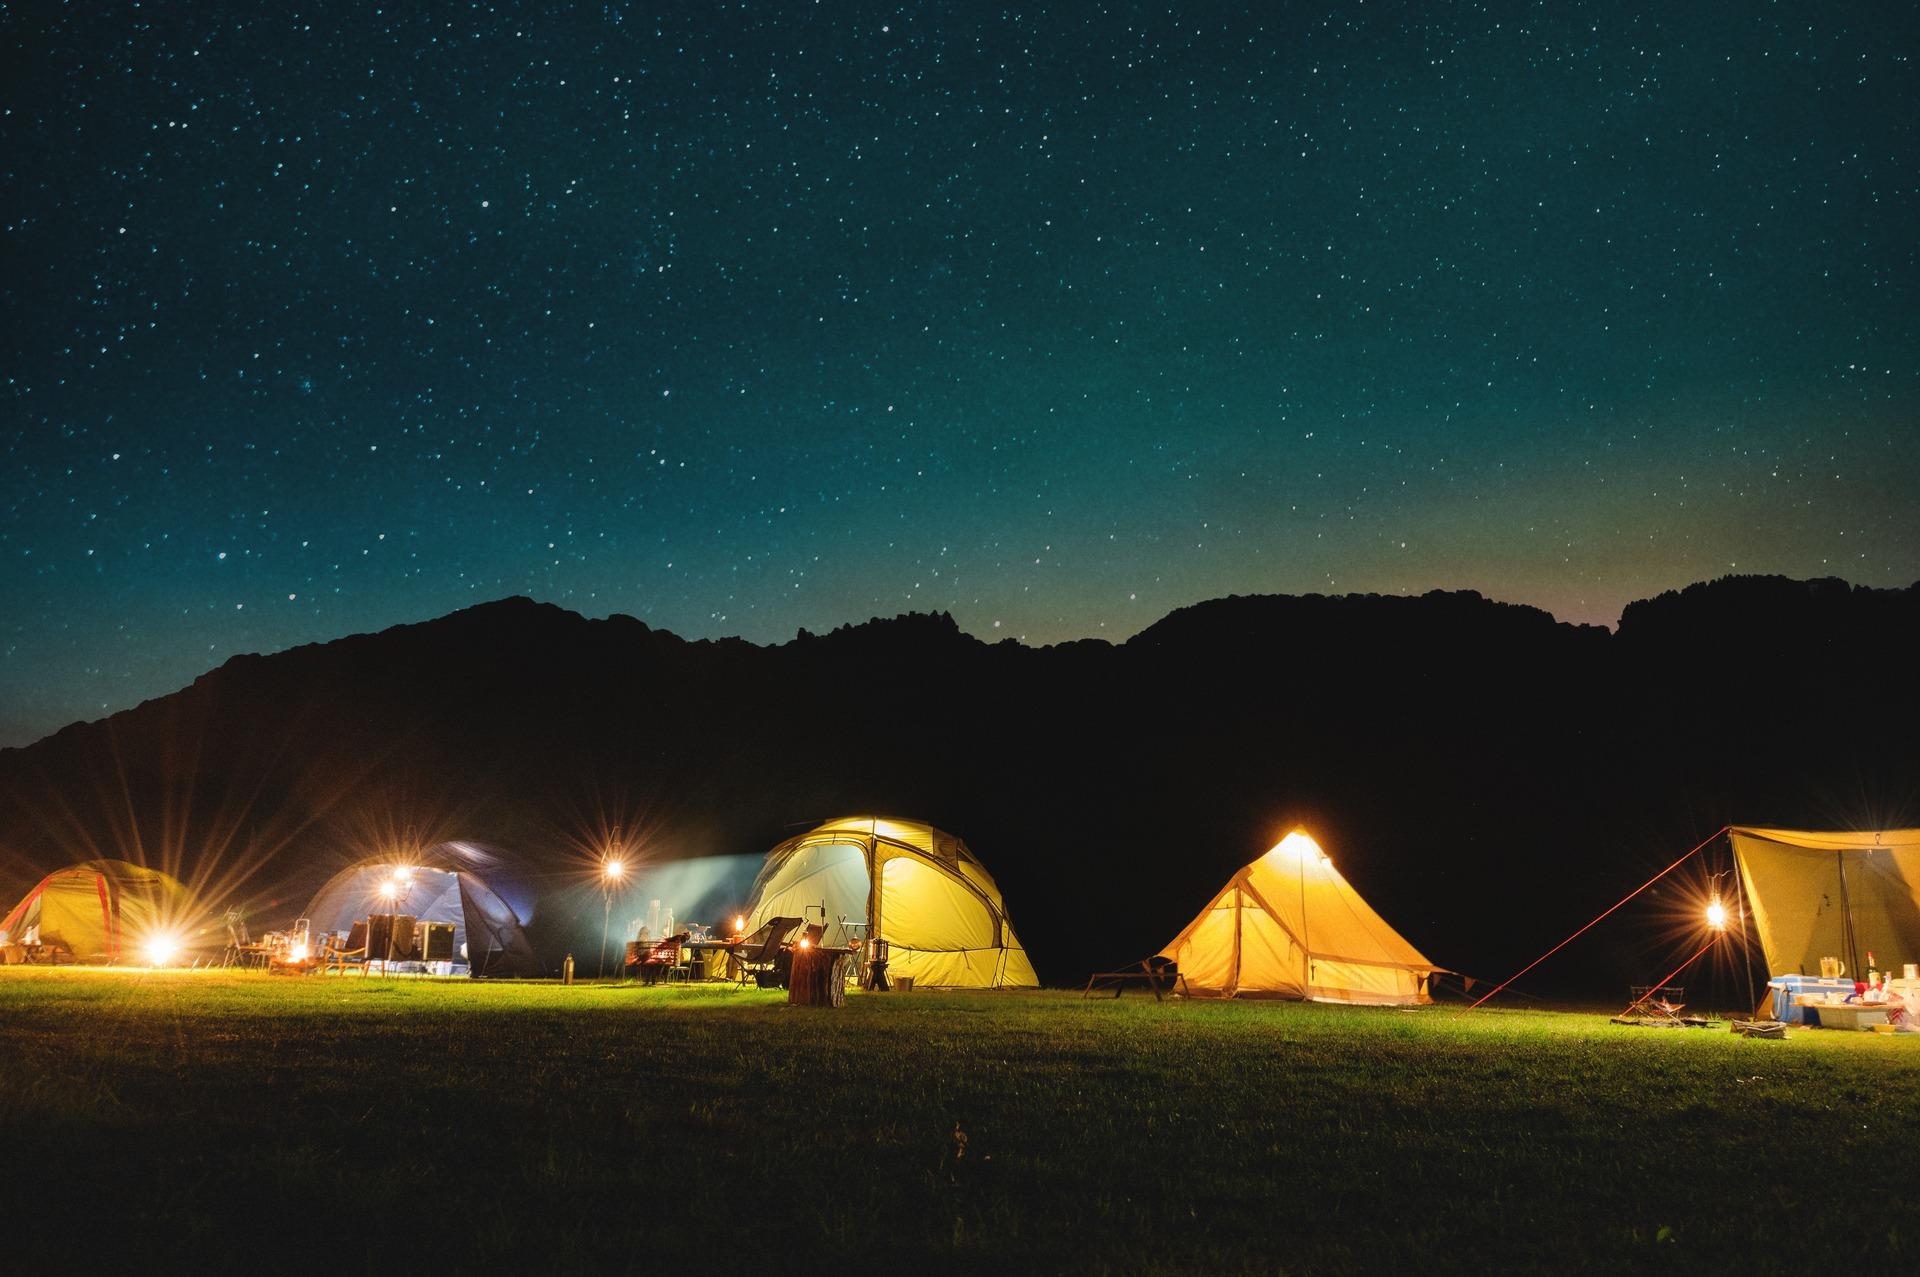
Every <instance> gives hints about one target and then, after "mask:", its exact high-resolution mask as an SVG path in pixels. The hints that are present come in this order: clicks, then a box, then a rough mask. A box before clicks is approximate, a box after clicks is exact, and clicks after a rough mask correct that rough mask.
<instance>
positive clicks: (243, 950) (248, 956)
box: [220, 909, 267, 968]
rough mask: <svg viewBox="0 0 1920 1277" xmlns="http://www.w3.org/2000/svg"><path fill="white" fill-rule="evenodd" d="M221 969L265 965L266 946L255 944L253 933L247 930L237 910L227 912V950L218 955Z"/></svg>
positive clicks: (243, 919)
mask: <svg viewBox="0 0 1920 1277" xmlns="http://www.w3.org/2000/svg"><path fill="white" fill-rule="evenodd" d="M220 965H221V966H223V967H242V968H245V967H264V966H266V965H267V946H266V945H264V944H255V943H254V939H253V933H252V932H250V931H248V930H247V920H246V919H245V918H244V917H242V916H241V914H240V911H239V910H238V909H229V910H227V948H226V952H225V953H223V954H221V955H220Z"/></svg>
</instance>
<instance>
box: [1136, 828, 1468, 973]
mask: <svg viewBox="0 0 1920 1277" xmlns="http://www.w3.org/2000/svg"><path fill="white" fill-rule="evenodd" d="M1160 956H1161V957H1165V958H1171V959H1173V960H1174V962H1176V963H1178V964H1179V967H1180V973H1181V974H1182V975H1183V976H1185V977H1186V983H1187V988H1188V990H1189V991H1190V992H1193V993H1195V994H1202V995H1209V996H1213V997H1225V998H1233V997H1240V998H1249V997H1253V998H1294V999H1304V1000H1309V1001H1314V1002H1352V1003H1363V1004H1368V1005H1374V1006H1406V1005H1411V1004H1414V1003H1424V1002H1431V1001H1432V1000H1433V999H1432V997H1431V996H1430V995H1429V993H1428V991H1427V982H1428V979H1429V977H1431V976H1432V975H1433V973H1434V972H1435V971H1440V970H1444V968H1442V967H1436V966H1434V965H1433V963H1431V962H1429V961H1427V960H1426V958H1424V957H1422V956H1421V954H1420V951H1419V950H1418V949H1415V948H1414V947H1413V946H1412V945H1411V944H1408V943H1407V941H1406V940H1405V938H1404V937H1402V936H1401V935H1400V933H1399V932H1397V931H1395V930H1394V929H1393V928H1392V927H1390V926H1388V925H1387V924H1386V922H1385V921H1384V920H1383V919H1382V918H1381V917H1380V915H1379V914H1377V913H1375V912H1374V911H1373V909H1372V908H1371V907H1369V906H1368V904H1367V902H1366V901H1365V900H1362V899H1361V898H1360V893H1359V892H1357V891H1355V890H1354V889H1353V887H1352V886H1351V885H1349V884H1348V882H1347V880H1346V879H1345V878H1343V877H1341V876H1340V871H1339V870H1338V869H1335V868H1334V867H1333V862H1332V861H1331V860H1329V859H1328V858H1327V855H1326V853H1325V852H1323V851H1321V850H1320V844H1318V843H1316V842H1315V841H1314V840H1313V839H1312V838H1310V837H1308V836H1307V835H1306V834H1304V833H1301V832H1299V831H1298V830H1296V831H1294V832H1293V833H1290V834H1288V835H1287V836H1286V837H1285V838H1283V839H1281V840H1280V843H1279V845H1277V846H1276V847H1274V848H1273V850H1271V851H1269V852H1268V853H1267V854H1266V855H1264V856H1262V857H1260V859H1258V860H1256V861H1254V862H1253V863H1252V864H1250V865H1248V866H1247V867H1246V868H1244V869H1242V870H1241V871H1240V872H1239V873H1237V874H1235V875H1234V876H1233V878H1232V879H1231V880H1230V881H1229V882H1228V883H1227V885H1226V886H1225V887H1223V888H1221V890H1220V894H1219V895H1217V896H1215V897H1214V898H1213V901H1212V903H1210V904H1209V905H1208V906H1207V907H1206V908H1205V909H1202V910H1201V911H1200V916H1199V917H1197V918H1195V919H1194V920H1193V921H1192V922H1190V923H1188V924H1187V928H1186V930H1184V931H1182V932H1181V933H1180V934H1179V935H1178V936H1177V937H1175V939H1174V941H1173V943H1172V944H1170V945H1168V946H1167V947H1166V948H1164V949H1162V950H1161V951H1160Z"/></svg>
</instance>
